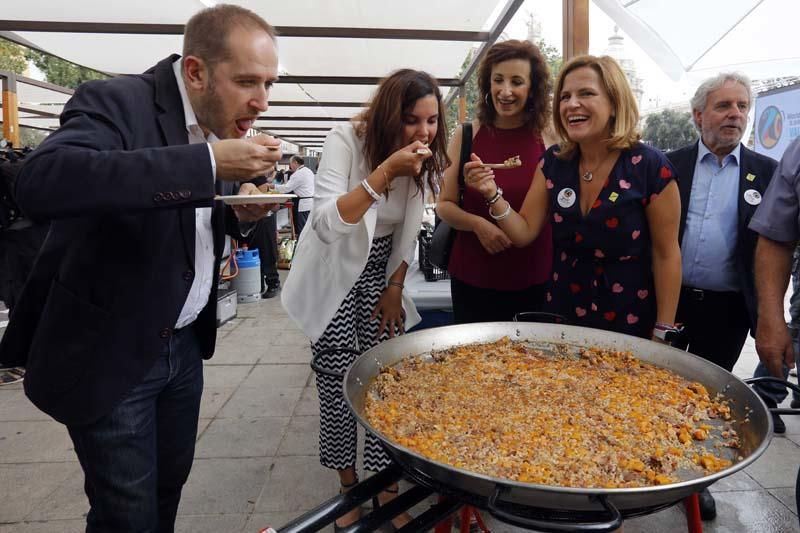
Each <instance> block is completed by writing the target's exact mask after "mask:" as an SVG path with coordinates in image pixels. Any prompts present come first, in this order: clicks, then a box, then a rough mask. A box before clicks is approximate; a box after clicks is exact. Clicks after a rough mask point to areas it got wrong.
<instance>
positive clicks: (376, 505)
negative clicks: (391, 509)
mask: <svg viewBox="0 0 800 533" xmlns="http://www.w3.org/2000/svg"><path fill="white" fill-rule="evenodd" d="M383 492H388V493H389V494H397V493H398V492H400V487H397V488H394V489H383ZM392 499H394V498H392ZM389 501H391V500H389ZM387 503H388V502H387ZM380 506H381V501H380V500H379V499H378V496H373V497H372V510H373V511H375V510H377V509H378V508H379V507H380ZM401 514H402V513H401ZM405 514H408V513H405ZM399 516H401V515H398V516H396V517H395V518H398V517H399ZM392 520H394V519H392ZM403 525H405V524H403ZM387 527H388V529H389V531H397V530H398V529H400V527H403V526H400V527H397V526H396V525H394V522H392V521H389V524H388V525H387Z"/></svg>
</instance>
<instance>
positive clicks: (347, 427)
mask: <svg viewBox="0 0 800 533" xmlns="http://www.w3.org/2000/svg"><path fill="white" fill-rule="evenodd" d="M391 251H392V236H391V235H387V236H386V237H379V238H377V239H375V240H373V241H372V248H371V249H370V252H369V259H367V266H366V267H364V271H363V272H362V273H361V275H360V276H359V278H358V280H357V281H356V284H355V286H353V288H352V289H351V290H350V292H349V293H348V294H347V297H346V298H345V299H344V301H343V302H342V305H340V306H339V310H338V311H336V315H335V316H334V317H333V320H331V322H330V324H328V327H327V328H326V329H325V332H324V333H323V334H322V336H321V337H320V338H319V340H317V342H316V343H314V344H312V346H311V351H312V353H313V354H314V355H316V354H317V353H318V352H320V351H322V350H324V349H326V348H336V347H344V348H352V349H355V350H358V352H359V353H363V352H365V351H367V350H368V349H370V348H372V347H373V346H375V345H377V344H378V343H379V342H381V341H384V340H386V339H387V338H389V335H388V333H387V332H384V333H383V335H382V336H381V338H380V339H378V338H377V337H378V327H379V326H380V317H378V319H376V320H370V319H369V318H370V316H371V315H372V312H373V311H374V310H375V306H376V305H377V304H378V300H379V299H380V297H381V293H382V292H383V290H384V289H385V288H386V263H387V261H388V260H389V254H390V253H391ZM355 358H356V356H355V355H353V354H350V353H346V352H343V353H336V352H334V353H331V354H329V355H327V356H323V357H322V358H321V359H320V361H319V363H320V366H322V367H323V368H327V369H329V370H335V371H338V372H344V371H345V370H347V368H348V367H349V366H350V365H351V364H352V363H353V361H355ZM317 391H318V392H319V406H320V429H319V461H320V463H321V464H322V466H326V467H328V468H335V469H336V470H344V469H346V468H348V467H351V466H354V465H355V464H356V448H357V446H358V433H357V427H356V420H355V418H353V415H352V414H350V410H349V409H348V408H347V404H346V403H345V401H344V396H343V395H342V380H340V379H338V378H335V377H332V376H326V375H323V374H317ZM390 462H391V461H390V459H389V457H388V456H387V455H386V452H384V451H383V448H382V447H381V445H380V441H378V439H377V438H375V437H374V436H373V435H371V434H369V433H367V438H366V441H365V443H364V469H365V470H369V471H372V472H377V471H378V470H381V469H383V468H385V467H386V466H388V465H389V463H390Z"/></svg>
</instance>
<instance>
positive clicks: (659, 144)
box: [642, 109, 697, 150]
mask: <svg viewBox="0 0 800 533" xmlns="http://www.w3.org/2000/svg"><path fill="white" fill-rule="evenodd" d="M642 137H643V139H644V140H645V141H646V142H648V143H650V144H652V145H653V146H655V147H656V148H659V149H661V150H674V149H675V148H679V147H681V146H684V145H686V144H689V143H691V142H693V141H695V140H696V139H697V130H696V129H695V127H694V123H693V122H692V117H691V115H690V114H689V113H688V112H680V111H675V110H673V109H665V110H664V111H661V112H660V113H653V114H651V115H647V118H646V119H645V127H644V132H643V134H642Z"/></svg>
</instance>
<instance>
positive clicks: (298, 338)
mask: <svg viewBox="0 0 800 533" xmlns="http://www.w3.org/2000/svg"><path fill="white" fill-rule="evenodd" d="M270 344H271V345H272V346H296V347H304V348H307V349H310V341H309V340H308V337H306V336H305V334H303V333H301V332H300V331H297V330H295V331H281V332H280V333H278V334H277V335H275V336H274V337H272V339H271V340H270Z"/></svg>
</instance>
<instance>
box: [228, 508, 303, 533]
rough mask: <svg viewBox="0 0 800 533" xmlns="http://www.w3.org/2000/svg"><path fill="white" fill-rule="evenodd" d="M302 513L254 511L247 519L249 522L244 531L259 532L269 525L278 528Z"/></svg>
mask: <svg viewBox="0 0 800 533" xmlns="http://www.w3.org/2000/svg"><path fill="white" fill-rule="evenodd" d="M301 514H302V512H278V511H275V512H268V513H253V514H252V515H250V518H249V519H248V520H247V524H246V525H245V526H244V529H243V530H242V531H243V532H246V533H258V532H259V531H261V530H262V529H264V528H267V527H272V528H275V529H278V528H279V527H282V526H285V525H286V524H288V523H289V522H291V521H292V520H294V519H295V518H297V517H298V516H300V515H301Z"/></svg>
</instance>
